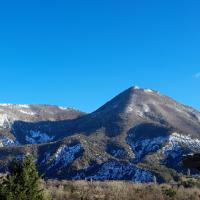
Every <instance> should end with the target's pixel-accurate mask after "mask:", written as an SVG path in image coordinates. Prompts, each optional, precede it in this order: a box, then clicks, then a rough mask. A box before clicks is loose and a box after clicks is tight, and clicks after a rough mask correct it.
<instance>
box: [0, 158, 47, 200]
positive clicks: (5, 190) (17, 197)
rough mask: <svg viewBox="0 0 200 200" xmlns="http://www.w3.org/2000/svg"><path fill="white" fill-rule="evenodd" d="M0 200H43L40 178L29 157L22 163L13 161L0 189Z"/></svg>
mask: <svg viewBox="0 0 200 200" xmlns="http://www.w3.org/2000/svg"><path fill="white" fill-rule="evenodd" d="M0 199H2V200H43V199H44V195H43V193H42V190H41V189H40V177H39V175H38V172H37V169H36V166H35V164H34V161H33V158H32V157H31V156H26V157H25V158H24V159H23V161H22V162H19V161H15V162H14V163H13V164H12V165H11V168H10V173H9V174H8V175H7V177H6V178H4V180H3V181H2V187H1V189H0Z"/></svg>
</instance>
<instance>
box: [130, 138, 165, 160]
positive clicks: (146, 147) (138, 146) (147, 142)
mask: <svg viewBox="0 0 200 200" xmlns="http://www.w3.org/2000/svg"><path fill="white" fill-rule="evenodd" d="M166 140H167V138H166V137H156V138H150V139H141V140H140V139H139V140H135V138H134V136H129V137H128V138H127V143H128V144H129V145H130V146H131V148H132V150H133V152H134V154H135V161H136V162H139V161H140V160H141V159H142V158H143V157H144V156H145V155H146V154H148V153H150V152H154V151H157V150H159V149H160V148H161V146H162V144H163V143H164V142H165V141H166Z"/></svg>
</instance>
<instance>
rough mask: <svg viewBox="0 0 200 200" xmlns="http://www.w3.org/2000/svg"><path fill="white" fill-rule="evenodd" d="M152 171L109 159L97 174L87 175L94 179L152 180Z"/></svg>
mask: <svg viewBox="0 0 200 200" xmlns="http://www.w3.org/2000/svg"><path fill="white" fill-rule="evenodd" d="M152 177H153V175H152V173H151V172H149V171H146V170H142V169H139V168H137V167H135V166H134V165H132V164H125V163H120V162H117V161H109V162H106V163H104V164H103V165H102V166H101V168H100V169H99V171H98V172H96V173H95V175H92V176H89V177H87V178H88V179H93V180H126V179H129V180H132V181H135V182H140V183H142V182H152V179H153V178H152Z"/></svg>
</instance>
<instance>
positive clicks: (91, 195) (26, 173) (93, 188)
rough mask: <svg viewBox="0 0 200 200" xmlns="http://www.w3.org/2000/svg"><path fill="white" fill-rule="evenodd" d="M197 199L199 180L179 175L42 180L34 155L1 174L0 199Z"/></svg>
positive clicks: (16, 162)
mask: <svg viewBox="0 0 200 200" xmlns="http://www.w3.org/2000/svg"><path fill="white" fill-rule="evenodd" d="M50 199H55V200H122V199H123V200H200V180H199V179H198V178H192V177H187V178H182V179H181V180H180V181H179V182H176V183H175V182H174V183H171V184H162V185H159V184H156V181H155V183H152V184H134V183H132V182H122V181H105V182H99V181H96V182H92V181H58V180H48V181H44V180H42V179H41V177H40V176H39V175H38V172H37V169H36V166H35V164H34V161H33V158H32V157H30V156H28V157H25V158H24V159H23V160H22V161H15V162H14V163H13V164H12V165H11V167H10V172H9V173H8V174H7V175H3V176H2V177H1V178H0V200H50Z"/></svg>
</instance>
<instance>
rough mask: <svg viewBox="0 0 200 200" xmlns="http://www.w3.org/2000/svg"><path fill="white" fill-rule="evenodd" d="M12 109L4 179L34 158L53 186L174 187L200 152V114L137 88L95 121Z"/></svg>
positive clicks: (1, 156) (2, 160) (5, 132)
mask: <svg viewBox="0 0 200 200" xmlns="http://www.w3.org/2000/svg"><path fill="white" fill-rule="evenodd" d="M5 107H6V106H0V113H1V114H0V116H2V117H0V124H2V125H1V129H0V134H1V135H2V139H1V141H2V144H4V145H2V146H3V147H2V148H0V166H1V171H5V170H6V167H7V166H8V165H9V162H10V161H11V160H12V159H13V158H15V157H17V158H20V157H22V156H23V155H24V154H25V153H32V154H33V155H34V156H35V157H36V158H37V165H38V169H39V170H40V172H41V173H45V175H46V178H60V179H65V178H66V179H94V180H107V179H109V180H132V181H136V182H150V181H152V180H153V177H154V176H156V177H157V180H158V181H159V182H167V181H171V180H174V179H178V178H179V177H180V176H182V174H186V172H187V167H185V166H184V165H183V163H182V159H183V156H184V155H187V154H193V153H197V152H199V151H200V113H199V112H198V111H196V110H194V109H193V108H190V107H188V106H184V105H182V104H180V103H178V102H176V101H175V100H173V99H171V98H170V97H167V96H164V95H162V94H160V93H159V92H157V91H154V90H150V89H140V88H138V87H131V88H129V89H127V90H126V91H124V92H122V93H121V94H119V95H118V96H116V97H115V98H113V99H112V100H111V101H109V102H107V103H106V104H105V105H103V106H102V107H100V108H99V109H97V110H96V111H94V112H92V113H89V114H85V113H83V112H79V111H75V110H63V109H60V108H59V107H51V106H50V107H49V106H44V107H43V106H42V107H37V106H28V107H29V108H27V110H26V108H23V106H22V105H21V106H20V105H10V107H11V108H9V109H8V107H9V106H8V107H6V108H7V109H6V110H3V108H5ZM12 107H13V108H12ZM25 107H26V106H25ZM22 110H23V111H22ZM21 111H22V112H21ZM24 112H29V115H27V114H25V113H24ZM30 113H31V114H30ZM32 113H37V114H36V116H34V115H32ZM26 115H27V116H26ZM8 116H10V117H8ZM33 116H34V117H33ZM7 119H8V120H7ZM8 122H9V123H8ZM8 124H9V125H8ZM12 138H14V139H12ZM3 140H4V141H7V142H3ZM9 140H12V141H13V142H8V141H9ZM191 173H196V169H191Z"/></svg>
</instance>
